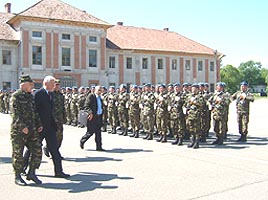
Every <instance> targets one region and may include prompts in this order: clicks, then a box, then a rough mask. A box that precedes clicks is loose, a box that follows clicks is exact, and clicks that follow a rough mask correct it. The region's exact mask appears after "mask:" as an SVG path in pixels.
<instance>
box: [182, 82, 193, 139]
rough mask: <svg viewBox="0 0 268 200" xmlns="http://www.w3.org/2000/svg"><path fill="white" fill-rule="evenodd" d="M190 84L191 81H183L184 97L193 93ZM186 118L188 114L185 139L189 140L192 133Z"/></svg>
mask: <svg viewBox="0 0 268 200" xmlns="http://www.w3.org/2000/svg"><path fill="white" fill-rule="evenodd" d="M190 86H191V85H190V84H189V83H183V84H182V95H183V97H184V98H185V99H186V97H187V96H188V95H189V94H190V93H191V91H190ZM186 118H187V116H185V122H184V124H185V133H184V137H183V139H184V140H189V139H190V133H189V130H188V126H186Z"/></svg>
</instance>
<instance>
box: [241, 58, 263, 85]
mask: <svg viewBox="0 0 268 200" xmlns="http://www.w3.org/2000/svg"><path fill="white" fill-rule="evenodd" d="M261 67H262V65H261V63H260V62H254V61H252V60H250V61H248V62H245V63H241V64H240V65H239V67H238V70H239V72H240V74H241V78H242V80H243V81H247V82H248V84H249V85H250V86H251V85H259V84H263V83H265V80H264V79H263V77H262V75H261Z"/></svg>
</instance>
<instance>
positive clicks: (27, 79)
mask: <svg viewBox="0 0 268 200" xmlns="http://www.w3.org/2000/svg"><path fill="white" fill-rule="evenodd" d="M19 81H20V83H26V82H31V83H32V82H33V80H32V78H31V77H30V75H28V74H26V75H21V76H20V79H19Z"/></svg>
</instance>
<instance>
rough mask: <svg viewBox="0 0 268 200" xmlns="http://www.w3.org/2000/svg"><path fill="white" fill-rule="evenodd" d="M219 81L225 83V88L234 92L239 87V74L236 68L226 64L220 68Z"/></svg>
mask: <svg viewBox="0 0 268 200" xmlns="http://www.w3.org/2000/svg"><path fill="white" fill-rule="evenodd" d="M220 76H221V81H222V82H225V83H226V90H227V91H229V92H230V93H234V92H236V91H237V90H238V89H239V83H240V81H241V75H240V72H239V70H238V69H237V68H235V67H233V66H232V65H226V66H224V67H222V68H221V70H220Z"/></svg>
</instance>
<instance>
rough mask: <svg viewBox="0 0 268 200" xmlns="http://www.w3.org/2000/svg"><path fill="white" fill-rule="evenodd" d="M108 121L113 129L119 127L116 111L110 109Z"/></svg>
mask: <svg viewBox="0 0 268 200" xmlns="http://www.w3.org/2000/svg"><path fill="white" fill-rule="evenodd" d="M108 120H109V123H110V125H111V127H113V128H115V127H116V126H117V123H118V120H117V114H116V110H114V109H108Z"/></svg>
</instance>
